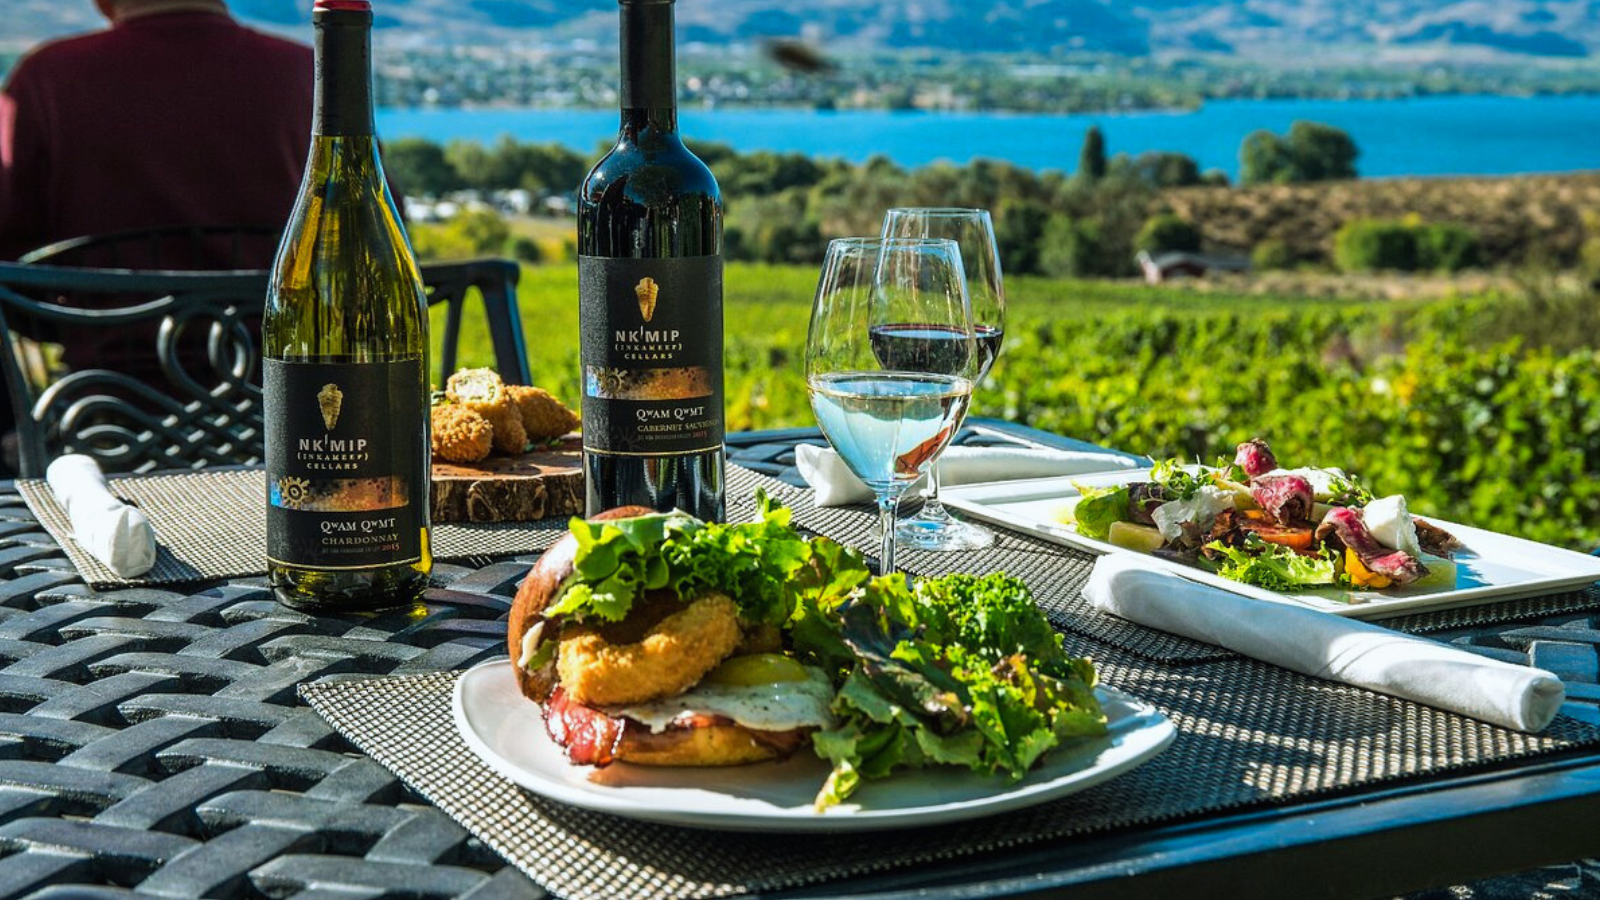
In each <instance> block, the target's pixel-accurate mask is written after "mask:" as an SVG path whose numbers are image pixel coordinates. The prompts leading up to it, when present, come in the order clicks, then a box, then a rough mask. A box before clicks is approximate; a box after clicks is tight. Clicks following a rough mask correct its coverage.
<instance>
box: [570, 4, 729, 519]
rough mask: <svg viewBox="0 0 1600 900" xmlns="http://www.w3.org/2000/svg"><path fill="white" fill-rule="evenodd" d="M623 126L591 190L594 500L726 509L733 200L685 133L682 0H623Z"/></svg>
mask: <svg viewBox="0 0 1600 900" xmlns="http://www.w3.org/2000/svg"><path fill="white" fill-rule="evenodd" d="M619 2H620V5H621V7H622V10H621V12H622V127H621V129H620V131H619V133H618V136H617V143H616V146H614V147H612V148H611V151H610V152H609V153H607V154H606V155H605V157H604V158H603V159H601V160H600V161H599V162H598V163H596V164H595V167H594V169H593V170H591V171H590V172H589V175H588V177H587V178H585V179H584V182H583V186H582V188H581V189H580V190H579V192H578V254H579V260H578V284H579V288H578V293H579V317H580V331H581V334H582V341H581V343H582V365H583V373H582V374H583V438H584V440H583V444H584V476H585V478H586V484H587V505H588V511H589V513H590V514H591V515H592V514H594V513H597V512H600V511H601V510H604V509H609V508H611V507H615V506H624V505H629V504H639V505H642V506H648V507H652V508H654V509H657V510H661V511H664V512H665V511H669V510H672V509H674V508H677V509H682V510H684V511H685V512H688V513H691V514H693V515H695V516H698V517H700V518H702V519H706V520H721V519H722V518H723V517H724V502H723V409H722V197H721V194H720V193H719V192H718V190H717V182H716V179H715V178H713V177H712V175H711V170H709V169H707V168H706V165H705V163H703V162H701V161H700V160H699V159H698V158H697V157H696V156H695V155H694V154H693V153H691V152H689V150H688V148H687V147H685V146H684V144H683V138H682V137H681V136H680V135H679V133H678V110H677V98H676V85H675V79H676V73H675V71H674V68H675V65H674V59H673V52H674V51H673V6H672V0H619Z"/></svg>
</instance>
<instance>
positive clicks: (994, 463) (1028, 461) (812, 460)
mask: <svg viewBox="0 0 1600 900" xmlns="http://www.w3.org/2000/svg"><path fill="white" fill-rule="evenodd" d="M794 461H795V467H796V468H798V469H799V470H800V476H801V477H802V478H804V479H805V480H806V483H807V484H809V485H811V487H812V488H813V489H814V490H815V491H816V492H817V505H818V506H845V505H847V504H850V503H862V502H865V501H867V500H871V499H872V490H871V489H870V488H868V487H867V486H866V484H865V483H864V482H862V480H861V479H859V478H857V477H856V474H855V473H854V472H852V471H850V467H849V466H847V465H845V463H844V460H843V459H840V458H839V454H838V453H836V452H834V450H833V448H831V447H818V446H816V445H814V444H801V445H800V446H798V447H796V448H795V452H794ZM937 465H938V466H939V480H940V483H941V484H946V485H951V484H977V483H979V482H984V481H1015V480H1017V479H1019V478H1049V477H1051V476H1054V475H1087V474H1089V473H1090V472H1108V471H1114V470H1117V469H1132V468H1136V467H1137V466H1138V465H1139V463H1137V462H1135V461H1134V460H1132V459H1129V458H1128V457H1126V456H1119V455H1117V454H1114V453H1090V452H1086V451H1079V450H1049V449H1045V448H1042V447H1041V448H1034V447H950V448H947V449H946V450H945V451H944V452H943V453H941V454H939V461H938V463H937ZM923 480H926V479H923ZM918 483H919V484H920V483H921V482H920V481H919V482H918ZM913 489H914V486H913Z"/></svg>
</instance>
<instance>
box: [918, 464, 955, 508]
mask: <svg viewBox="0 0 1600 900" xmlns="http://www.w3.org/2000/svg"><path fill="white" fill-rule="evenodd" d="M917 515H918V517H919V518H923V519H934V520H938V521H943V520H946V519H949V518H950V516H949V514H948V513H946V512H945V511H944V504H942V503H940V502H939V463H938V462H935V463H934V464H933V465H931V466H929V467H928V490H927V491H925V492H924V493H923V495H922V512H920V513H918V514H917Z"/></svg>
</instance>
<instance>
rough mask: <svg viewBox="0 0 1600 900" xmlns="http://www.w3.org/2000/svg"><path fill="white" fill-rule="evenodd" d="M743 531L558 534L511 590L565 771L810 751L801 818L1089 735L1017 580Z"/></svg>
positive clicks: (1064, 659) (510, 640) (711, 526)
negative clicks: (937, 771) (889, 781)
mask: <svg viewBox="0 0 1600 900" xmlns="http://www.w3.org/2000/svg"><path fill="white" fill-rule="evenodd" d="M757 500H758V504H759V506H760V515H759V517H758V520H757V521H755V522H749V523H742V524H729V525H723V524H716V523H705V522H700V521H699V520H697V519H694V518H692V517H690V516H687V515H684V514H682V513H672V514H666V515H663V514H659V513H654V512H651V511H649V510H647V509H643V508H640V507H630V508H625V509H617V510H612V511H610V512H607V513H604V514H602V515H599V516H596V517H595V518H593V519H591V520H584V519H574V520H572V523H571V528H570V533H569V534H567V535H565V536H564V537H563V538H562V539H561V541H560V542H558V543H557V544H556V545H555V546H554V547H553V548H551V549H550V550H549V551H548V552H546V553H545V555H544V556H543V557H541V558H540V560H539V562H538V563H537V564H536V565H535V566H534V567H533V569H532V571H530V572H529V573H528V577H527V578H526V579H525V580H524V581H523V583H522V584H521V585H520V586H519V589H518V591H517V597H516V601H515V603H514V604H513V605H512V608H511V614H510V620H509V623H508V626H509V627H508V628H507V650H509V651H510V655H511V662H512V665H513V666H514V668H515V672H516V680H517V685H518V687H519V688H520V689H521V692H522V694H523V695H524V696H526V697H527V698H528V699H529V700H531V701H533V702H534V703H535V704H537V706H538V708H539V710H540V712H541V713H542V715H543V716H544V721H545V730H546V732H547V733H548V734H549V735H550V737H551V739H552V740H554V741H555V743H556V744H558V745H560V746H561V747H562V748H564V750H565V751H566V754H567V757H568V759H569V760H570V761H571V762H572V763H574V764H576V765H585V766H597V767H598V766H605V765H608V764H610V763H613V762H619V761H620V762H628V763H635V764H640V765H651V766H731V765H742V764H746V763H759V762H764V761H768V760H778V759H783V758H785V757H788V756H789V755H791V754H793V753H795V752H797V751H800V750H802V749H809V750H810V751H812V752H814V753H815V755H816V756H818V757H821V758H822V759H823V760H824V761H825V762H826V763H828V764H829V766H830V768H831V770H832V771H831V772H830V773H829V775H828V776H827V778H826V779H825V780H824V782H823V783H822V784H821V785H820V786H819V789H818V792H817V798H816V808H817V809H818V810H819V811H821V810H826V809H828V808H830V807H834V806H838V805H839V804H841V803H844V802H845V801H847V800H848V799H849V798H850V797H851V796H852V795H853V794H854V793H855V791H856V790H857V789H858V788H859V787H860V786H861V785H862V783H863V782H864V781H867V780H873V779H879V778H886V777H890V776H891V775H893V774H894V773H895V772H898V771H902V770H906V769H917V768H924V767H928V766H940V767H957V768H964V769H968V770H970V771H972V772H975V773H978V774H980V775H985V776H997V777H999V778H1001V779H1003V780H1005V781H1006V782H1008V783H1013V784H1014V783H1016V782H1017V781H1019V780H1021V779H1022V778H1023V777H1025V776H1026V774H1027V773H1028V772H1029V771H1030V770H1032V769H1033V768H1034V767H1035V766H1036V765H1038V764H1039V763H1040V761H1041V760H1042V759H1043V758H1044V757H1045V756H1046V755H1047V754H1048V753H1049V752H1050V751H1051V750H1052V749H1053V748H1055V747H1057V746H1060V745H1061V744H1063V743H1065V742H1068V741H1076V740H1080V739H1083V738H1088V737H1094V736H1097V735H1103V734H1105V733H1106V716H1105V713H1104V711H1103V710H1102V709H1101V708H1100V705H1099V701H1098V698H1097V697H1096V695H1095V692H1094V686H1095V683H1096V680H1097V677H1098V676H1097V674H1096V672H1095V668H1094V665H1093V663H1091V662H1090V661H1089V660H1087V659H1082V658H1078V657H1073V656H1071V655H1069V654H1068V653H1067V652H1066V648H1065V646H1064V644H1063V643H1062V639H1061V636H1060V635H1059V634H1057V633H1056V632H1055V631H1054V629H1052V628H1051V627H1050V624H1049V622H1048V621H1047V620H1046V619H1045V617H1044V614H1043V613H1042V612H1041V611H1040V609H1039V607H1038V605H1037V604H1035V602H1034V600H1033V597H1032V594H1031V593H1030V592H1029V591H1028V588H1027V585H1025V584H1024V583H1023V582H1022V581H1021V580H1020V579H1017V578H1014V577H1012V576H1009V575H1004V574H1000V573H991V574H988V575H983V576H975V575H962V574H955V575H946V576H943V577H940V578H926V579H921V580H919V581H917V582H916V583H915V584H912V583H911V582H910V581H908V580H907V579H906V578H905V577H904V576H902V575H899V574H890V575H874V574H873V573H872V571H871V569H870V568H869V567H868V565H867V561H866V559H865V558H864V557H863V556H862V555H861V554H860V553H858V552H856V551H854V550H851V549H849V548H847V547H844V546H841V545H839V544H837V543H835V542H833V541H830V540H828V539H827V538H823V537H816V538H811V539H809V540H808V539H807V538H806V537H804V536H803V535H802V534H800V532H799V531H797V530H796V529H795V528H793V527H791V526H790V524H789V523H790V512H789V510H787V509H784V508H783V507H781V506H777V505H776V504H774V503H772V502H770V501H769V499H768V498H767V497H765V496H764V495H761V494H758V495H757Z"/></svg>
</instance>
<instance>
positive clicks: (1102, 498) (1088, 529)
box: [1072, 485, 1128, 541]
mask: <svg viewBox="0 0 1600 900" xmlns="http://www.w3.org/2000/svg"><path fill="white" fill-rule="evenodd" d="M1074 487H1077V489H1078V493H1079V495H1080V499H1079V500H1078V505H1077V506H1074V507H1073V508H1072V518H1073V520H1074V521H1075V522H1076V523H1077V525H1078V533H1079V534H1081V535H1083V536H1084V537H1088V538H1094V539H1095V540H1097V541H1103V540H1105V539H1106V538H1107V537H1109V536H1110V534H1111V523H1112V522H1126V521H1127V520H1128V486H1127V485H1118V486H1115V487H1103V488H1097V487H1084V486H1082V485H1074Z"/></svg>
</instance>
